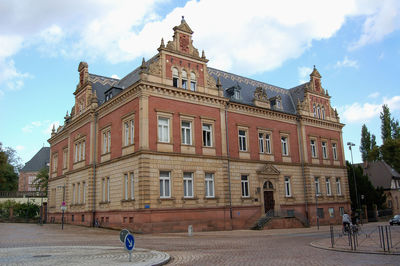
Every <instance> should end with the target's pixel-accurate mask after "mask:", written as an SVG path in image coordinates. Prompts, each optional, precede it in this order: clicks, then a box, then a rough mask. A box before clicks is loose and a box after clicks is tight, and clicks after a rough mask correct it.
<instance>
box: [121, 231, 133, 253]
mask: <svg viewBox="0 0 400 266" xmlns="http://www.w3.org/2000/svg"><path fill="white" fill-rule="evenodd" d="M124 244H125V248H126V249H127V250H128V251H131V250H132V249H133V247H134V246H135V238H134V237H133V235H131V234H127V235H126V237H125V241H124Z"/></svg>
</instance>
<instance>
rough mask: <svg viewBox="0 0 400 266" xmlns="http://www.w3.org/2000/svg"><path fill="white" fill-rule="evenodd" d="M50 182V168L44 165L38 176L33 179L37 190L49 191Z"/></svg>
mask: <svg viewBox="0 0 400 266" xmlns="http://www.w3.org/2000/svg"><path fill="white" fill-rule="evenodd" d="M48 182H49V168H47V167H44V168H42V169H41V170H40V171H39V173H38V174H37V175H36V178H35V180H34V181H33V183H34V185H35V187H36V190H40V191H47V185H48Z"/></svg>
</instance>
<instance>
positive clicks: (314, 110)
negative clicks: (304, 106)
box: [313, 103, 317, 117]
mask: <svg viewBox="0 0 400 266" xmlns="http://www.w3.org/2000/svg"><path fill="white" fill-rule="evenodd" d="M313 113H314V117H317V110H316V109H315V103H314V104H313Z"/></svg>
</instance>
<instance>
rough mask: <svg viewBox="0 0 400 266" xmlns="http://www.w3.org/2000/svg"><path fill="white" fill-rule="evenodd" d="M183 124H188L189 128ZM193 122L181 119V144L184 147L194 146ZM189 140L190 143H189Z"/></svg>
mask: <svg viewBox="0 0 400 266" xmlns="http://www.w3.org/2000/svg"><path fill="white" fill-rule="evenodd" d="M183 123H188V124H189V126H188V127H187V126H184V125H183ZM192 124H193V123H192V120H187V119H181V144H182V145H193V129H192ZM187 140H189V143H187Z"/></svg>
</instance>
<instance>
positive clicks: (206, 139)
mask: <svg viewBox="0 0 400 266" xmlns="http://www.w3.org/2000/svg"><path fill="white" fill-rule="evenodd" d="M203 146H204V147H212V126H211V125H210V124H203Z"/></svg>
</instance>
